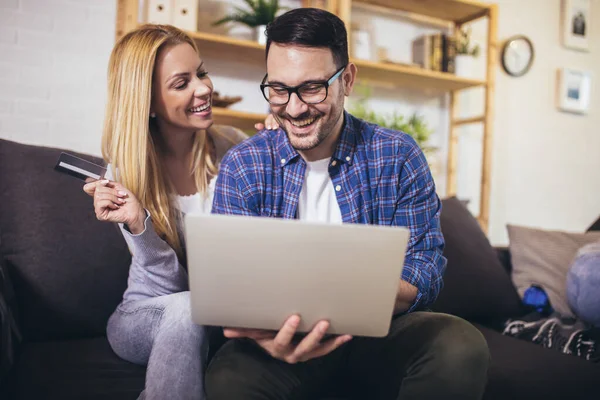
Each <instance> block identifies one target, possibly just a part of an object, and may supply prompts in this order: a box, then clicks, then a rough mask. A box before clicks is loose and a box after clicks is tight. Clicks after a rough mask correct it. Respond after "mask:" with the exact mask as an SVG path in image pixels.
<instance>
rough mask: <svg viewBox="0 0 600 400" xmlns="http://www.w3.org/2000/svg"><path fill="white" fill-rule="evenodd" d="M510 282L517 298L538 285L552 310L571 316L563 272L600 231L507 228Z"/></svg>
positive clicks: (565, 271)
mask: <svg viewBox="0 0 600 400" xmlns="http://www.w3.org/2000/svg"><path fill="white" fill-rule="evenodd" d="M508 238H509V248H510V254H511V259H512V280H513V282H514V284H515V286H516V288H517V290H518V292H519V294H520V295H521V296H523V295H524V293H525V291H526V290H527V289H528V288H529V287H531V286H532V285H538V286H541V287H542V288H543V289H544V290H545V291H546V294H547V295H548V298H549V299H550V304H551V305H552V308H554V310H555V311H557V312H558V313H560V314H561V315H562V316H565V317H572V316H574V314H573V312H572V311H571V308H570V307H569V303H568V300H567V273H568V271H569V268H570V267H571V263H572V261H573V259H574V258H575V255H576V254H577V251H578V250H579V249H580V248H581V247H583V246H585V245H586V244H589V243H593V242H596V241H598V240H600V232H588V233H571V232H560V231H551V230H545V229H535V228H528V227H523V226H516V225H508Z"/></svg>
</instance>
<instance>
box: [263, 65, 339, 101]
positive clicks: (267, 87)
mask: <svg viewBox="0 0 600 400" xmlns="http://www.w3.org/2000/svg"><path fill="white" fill-rule="evenodd" d="M345 69H346V66H343V67H342V68H340V69H339V70H338V71H337V72H336V73H335V74H333V76H332V77H331V78H329V79H327V80H326V81H310V82H304V83H303V84H301V85H298V86H294V87H290V86H285V85H279V84H269V83H265V82H266V80H267V76H268V75H265V77H264V78H263V80H262V83H261V84H260V90H261V91H262V94H263V96H264V97H265V100H267V101H268V102H269V103H270V104H273V105H276V106H283V105H285V104H287V103H288V102H289V101H290V96H291V95H292V93H296V95H297V96H298V98H299V99H300V100H302V101H303V102H304V103H306V104H319V103H322V102H324V101H325V99H326V98H327V94H328V92H329V86H331V84H332V83H333V82H334V81H335V80H336V79H337V78H338V77H339V76H340V75H341V74H342V72H344V70H345Z"/></svg>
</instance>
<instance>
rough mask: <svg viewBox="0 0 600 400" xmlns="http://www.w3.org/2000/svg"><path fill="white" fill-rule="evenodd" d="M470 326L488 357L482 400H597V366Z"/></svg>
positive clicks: (482, 327) (598, 377)
mask: <svg viewBox="0 0 600 400" xmlns="http://www.w3.org/2000/svg"><path fill="white" fill-rule="evenodd" d="M474 325H475V326H476V327H477V328H478V329H479V330H480V331H481V333H482V334H483V336H484V337H485V339H486V341H487V343H488V347H489V349H490V355H491V364H490V369H489V373H488V385H487V388H486V392H485V395H484V397H483V398H484V400H501V399H502V400H504V399H512V400H520V399H523V400H531V399H569V400H571V399H581V400H591V399H597V398H598V390H599V389H598V381H599V380H600V364H597V363H592V362H590V361H586V360H584V359H582V358H579V357H576V356H574V355H569V354H562V353H560V352H558V351H555V350H551V349H546V348H544V347H542V346H540V345H538V344H534V343H531V342H528V341H525V340H521V339H516V338H512V337H508V336H504V335H502V334H501V333H499V332H496V331H494V330H491V329H489V328H486V327H484V326H481V325H478V324H474Z"/></svg>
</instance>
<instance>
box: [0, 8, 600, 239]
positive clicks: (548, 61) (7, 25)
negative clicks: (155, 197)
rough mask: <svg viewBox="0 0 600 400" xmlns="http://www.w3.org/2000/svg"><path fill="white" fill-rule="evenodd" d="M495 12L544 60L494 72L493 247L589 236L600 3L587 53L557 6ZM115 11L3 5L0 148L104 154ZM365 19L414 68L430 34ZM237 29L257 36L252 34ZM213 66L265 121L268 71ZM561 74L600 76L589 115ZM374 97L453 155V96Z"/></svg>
mask: <svg viewBox="0 0 600 400" xmlns="http://www.w3.org/2000/svg"><path fill="white" fill-rule="evenodd" d="M201 1H203V2H206V8H203V9H202V11H203V18H205V19H211V18H212V16H211V17H208V14H212V11H210V10H215V9H222V8H223V2H219V1H217V0H201ZM486 1H487V0H486ZM236 2H237V3H240V2H241V0H236ZM297 3H299V1H298V0H287V1H285V2H284V4H286V5H290V6H294V5H296V4H297ZM495 3H497V4H498V5H499V27H498V38H499V40H500V44H501V42H502V40H504V39H506V38H507V37H509V36H512V35H514V34H525V35H527V36H529V37H530V38H531V40H532V41H533V44H534V46H535V50H536V59H535V63H534V65H533V67H532V69H531V71H530V72H529V73H528V74H527V75H526V76H524V77H521V78H511V77H509V76H507V75H506V74H504V72H503V71H502V70H501V68H500V67H498V68H497V69H496V94H495V110H494V114H495V119H494V142H493V143H494V150H493V170H492V193H491V212H490V217H491V220H490V238H491V240H492V242H493V243H494V244H505V243H506V242H507V238H506V233H505V232H506V229H505V224H506V223H515V224H524V225H531V226H539V227H545V228H551V229H565V230H574V231H581V230H583V229H584V228H585V227H587V225H589V224H590V223H591V222H592V221H593V220H594V219H595V218H596V217H597V216H598V214H600V157H599V155H598V151H599V150H600V134H599V132H598V130H597V128H596V127H598V126H600V113H599V112H598V109H599V108H598V107H600V87H599V86H598V80H599V79H600V2H598V1H596V0H592V3H594V4H593V9H592V12H593V18H592V21H593V22H592V24H595V26H594V27H593V28H595V29H593V31H592V37H591V44H592V48H591V49H590V52H589V53H579V52H575V51H573V50H567V49H565V48H563V47H562V46H561V45H560V34H559V32H560V31H559V25H560V23H559V22H560V19H559V17H560V0H496V1H495ZM115 13H116V1H111V0H0V137H1V138H8V139H12V140H16V141H19V142H24V143H34V144H43V145H50V146H58V147H64V148H69V149H73V150H78V151H83V152H88V153H93V154H99V147H100V146H99V144H100V135H101V125H102V119H103V113H104V102H105V96H106V94H105V92H106V89H105V76H106V66H107V62H108V57H109V54H110V50H111V48H112V46H113V44H114V27H115ZM213 15H214V14H213ZM356 17H359V18H360V21H361V23H365V22H366V23H368V24H371V25H372V26H373V27H374V35H375V36H376V37H377V38H378V44H379V45H384V46H387V47H388V49H389V51H390V54H391V55H393V56H395V57H396V58H397V59H398V60H399V61H408V59H409V56H408V54H407V53H406V50H404V51H403V50H402V49H407V48H408V45H409V43H410V41H411V40H412V38H414V37H416V36H418V35H420V34H422V33H424V32H427V31H428V29H429V28H427V27H423V26H421V27H419V26H417V27H415V26H413V25H411V24H407V23H403V22H401V21H397V20H396V21H393V18H391V17H389V16H383V15H367V14H365V13H362V14H361V12H358V11H357V14H356ZM215 29H216V28H215ZM220 29H224V28H220ZM233 31H234V33H235V34H236V35H242V36H243V35H247V34H248V32H247V31H244V28H234V29H233ZM484 34H485V25H482V24H476V25H475V37H476V39H478V40H480V41H483V39H484V36H483V35H484ZM399 38H402V40H401V41H400V40H399ZM206 62H207V64H208V69H209V71H210V73H211V77H212V78H213V81H214V83H215V87H216V88H217V90H219V91H221V92H222V93H223V94H225V95H234V94H240V95H242V96H244V101H242V102H241V103H239V104H237V105H235V106H234V108H238V109H243V110H249V111H257V112H261V111H264V109H265V108H264V107H265V104H264V102H263V101H262V98H261V96H260V93H259V91H258V89H257V88H256V87H257V81H258V80H260V79H261V78H262V75H263V73H264V69H262V67H261V66H246V68H244V70H243V71H241V70H240V69H238V68H237V65H236V64H235V62H234V61H231V60H229V61H228V60H206ZM483 62H484V59H483V58H482V59H480V61H479V65H478V66H477V68H478V69H477V73H482V72H483V69H482V67H483ZM563 66H565V67H577V68H582V69H588V70H591V71H592V72H593V73H594V74H595V77H594V81H593V87H592V100H591V110H590V113H589V115H586V116H578V115H572V114H566V113H562V112H559V111H558V110H557V109H556V107H555V96H554V92H555V85H556V78H555V73H556V70H557V68H559V67H563ZM374 94H375V96H376V98H375V99H373V101H372V104H373V106H374V107H376V108H377V109H378V110H380V111H384V112H387V111H389V112H391V111H393V110H397V111H400V112H402V113H411V112H413V111H418V112H419V113H421V114H423V115H425V116H426V117H427V119H428V121H429V123H430V126H431V127H432V128H434V129H435V134H434V136H433V138H432V142H433V144H434V145H437V146H439V147H441V148H445V147H446V144H447V143H446V137H447V134H448V132H447V125H448V115H447V99H446V97H445V96H438V95H431V94H423V93H419V92H413V91H408V90H397V89H393V90H391V89H385V88H378V89H376V90H375V92H374ZM474 96H475V97H474V98H475V99H477V95H474ZM470 98H471V99H472V98H473V97H472V96H470ZM467 100H469V99H467ZM463 104H464V103H463ZM480 109H481V102H480V101H477V100H475V101H473V100H471V102H470V104H469V107H467V110H466V114H477V113H478V111H479V110H480ZM480 138H481V131H480V130H477V128H472V129H469V130H467V131H466V132H465V134H464V135H463V138H462V139H461V140H462V146H463V147H461V148H462V149H463V151H464V152H463V153H461V157H460V159H461V163H460V164H459V170H461V171H462V174H463V179H462V180H461V182H460V185H459V189H460V190H461V193H468V194H469V195H476V192H477V190H476V187H475V186H474V185H473V182H474V181H475V183H476V181H477V180H478V170H477V164H478V162H479V161H478V159H477V157H480V154H478V151H477V150H476V149H477V148H478V146H480ZM462 154H464V156H462ZM440 161H441V163H440V165H441V169H440V171H438V172H439V174H438V175H437V176H438V187H439V189H440V192H441V193H444V192H445V185H444V181H443V178H442V177H443V175H444V168H443V166H444V165H445V160H444V158H443V157H442V159H441V160H440ZM475 200H476V199H475Z"/></svg>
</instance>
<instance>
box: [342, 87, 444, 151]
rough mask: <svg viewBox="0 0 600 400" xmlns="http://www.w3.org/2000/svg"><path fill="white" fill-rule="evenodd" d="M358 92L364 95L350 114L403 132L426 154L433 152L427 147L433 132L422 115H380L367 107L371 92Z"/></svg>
mask: <svg viewBox="0 0 600 400" xmlns="http://www.w3.org/2000/svg"><path fill="white" fill-rule="evenodd" d="M357 91H358V92H363V94H362V95H361V97H360V98H359V99H357V100H355V101H354V102H353V103H352V105H351V106H350V107H349V110H348V111H349V112H350V114H352V115H354V116H355V117H357V118H360V119H362V120H365V121H367V122H371V123H373V124H377V125H379V126H382V127H384V128H388V129H393V130H396V131H402V132H404V133H406V134H408V135H410V136H411V137H412V138H413V139H414V140H415V142H417V144H418V145H419V147H420V148H421V149H422V150H423V152H425V153H428V152H430V151H431V150H433V148H432V147H429V146H427V142H428V141H429V137H430V136H431V133H432V131H431V129H430V128H429V127H428V126H427V122H426V121H425V118H424V117H423V116H422V115H419V114H417V113H413V114H411V115H410V116H405V115H402V114H400V113H398V112H394V113H393V114H391V115H389V114H387V115H385V114H378V113H377V112H375V111H373V110H372V109H371V108H369V107H368V106H367V100H368V98H369V97H370V90H369V89H368V88H366V87H365V88H362V89H361V88H357Z"/></svg>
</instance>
